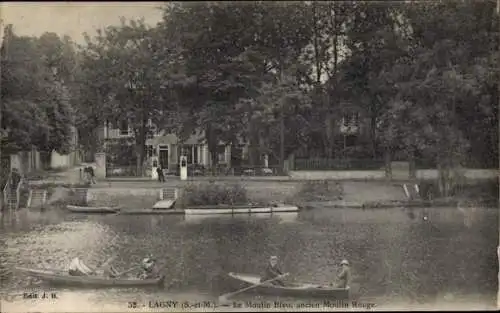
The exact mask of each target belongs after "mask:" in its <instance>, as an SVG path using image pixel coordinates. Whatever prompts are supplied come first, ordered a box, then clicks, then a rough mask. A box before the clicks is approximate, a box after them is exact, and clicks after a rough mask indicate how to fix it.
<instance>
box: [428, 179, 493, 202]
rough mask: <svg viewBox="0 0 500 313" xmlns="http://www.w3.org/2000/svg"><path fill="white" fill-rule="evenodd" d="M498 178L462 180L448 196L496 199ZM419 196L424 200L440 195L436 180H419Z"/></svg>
mask: <svg viewBox="0 0 500 313" xmlns="http://www.w3.org/2000/svg"><path fill="white" fill-rule="evenodd" d="M498 188H499V186H498V180H497V179H482V180H474V181H469V182H462V183H461V184H457V185H455V186H454V188H452V190H451V193H450V196H460V197H462V198H467V199H477V200H479V199H483V200H489V199H497V200H498V190H499V189H498ZM419 191H420V196H421V197H422V198H423V199H424V200H432V199H435V198H439V197H440V192H439V186H438V183H437V181H436V180H428V179H427V180H421V181H419Z"/></svg>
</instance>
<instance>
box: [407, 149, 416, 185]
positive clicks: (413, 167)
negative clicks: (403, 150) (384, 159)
mask: <svg viewBox="0 0 500 313" xmlns="http://www.w3.org/2000/svg"><path fill="white" fill-rule="evenodd" d="M408 159H409V160H408V161H409V163H410V164H409V167H410V170H409V176H410V179H416V178H417V169H416V165H415V151H414V150H413V149H411V150H410V153H409V155H408Z"/></svg>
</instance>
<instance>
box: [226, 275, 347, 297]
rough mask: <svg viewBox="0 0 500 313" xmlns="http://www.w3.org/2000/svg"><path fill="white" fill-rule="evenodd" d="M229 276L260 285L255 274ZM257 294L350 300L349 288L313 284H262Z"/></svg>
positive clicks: (239, 280)
mask: <svg viewBox="0 0 500 313" xmlns="http://www.w3.org/2000/svg"><path fill="white" fill-rule="evenodd" d="M229 276H230V277H231V278H233V279H235V280H236V281H238V282H240V283H244V284H246V285H247V286H249V285H256V284H259V283H260V276H258V275H253V274H242V273H232V272H231V273H229ZM254 290H255V292H257V293H261V294H267V295H273V296H284V297H287V296H289V297H304V298H325V299H326V298H328V299H329V300H346V299H348V298H349V289H348V288H333V287H331V286H328V285H321V284H312V283H301V282H295V283H286V286H279V285H273V284H272V283H266V284H262V285H260V286H258V287H255V288H254Z"/></svg>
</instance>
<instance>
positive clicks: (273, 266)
mask: <svg viewBox="0 0 500 313" xmlns="http://www.w3.org/2000/svg"><path fill="white" fill-rule="evenodd" d="M281 275H283V273H282V272H281V270H280V268H279V266H278V257H277V256H275V255H273V256H271V257H270V258H269V263H268V264H267V267H266V271H265V272H264V276H262V278H261V279H260V281H261V282H264V281H267V280H270V279H273V278H276V277H278V276H281ZM271 283H272V284H274V285H279V286H285V284H284V283H283V281H281V280H279V279H276V280H273V281H272V282H271Z"/></svg>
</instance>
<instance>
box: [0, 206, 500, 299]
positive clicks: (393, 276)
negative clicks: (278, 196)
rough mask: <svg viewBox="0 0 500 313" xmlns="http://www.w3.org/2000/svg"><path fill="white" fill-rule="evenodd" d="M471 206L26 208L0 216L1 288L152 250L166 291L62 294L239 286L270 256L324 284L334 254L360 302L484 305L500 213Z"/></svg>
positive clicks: (171, 294) (491, 293)
mask: <svg viewBox="0 0 500 313" xmlns="http://www.w3.org/2000/svg"><path fill="white" fill-rule="evenodd" d="M474 214H475V216H474V217H473V218H469V222H468V223H467V225H464V216H463V214H462V213H461V212H460V211H458V210H457V209H442V208H439V209H428V210H417V209H413V210H411V211H410V210H406V209H379V210H356V209H315V210H311V211H306V212H300V213H283V214H260V215H258V216H247V215H242V216H235V217H231V216H219V217H213V216H212V217H208V216H169V215H163V216H161V215H155V216H147V215H145V216H126V215H105V216H96V215H92V216H85V215H77V214H65V213H62V212H60V211H56V210H55V211H47V212H43V213H40V212H31V211H28V210H24V211H20V212H17V213H15V214H12V215H9V214H4V215H2V217H1V226H0V229H1V235H0V239H1V241H0V243H1V245H2V247H1V248H2V249H0V254H1V255H0V257H1V263H0V274H2V275H0V279H1V282H2V291H10V292H23V290H26V288H32V287H33V286H34V285H33V284H35V286H38V284H40V283H41V282H36V281H34V282H33V281H31V282H30V281H29V280H27V279H25V278H24V277H23V276H19V275H17V274H15V275H13V274H11V271H10V270H11V269H12V268H13V267H14V266H25V267H45V268H58V269H64V268H67V266H68V264H69V261H70V260H71V258H73V257H75V256H78V257H81V258H83V259H84V260H85V262H86V263H88V264H92V265H95V264H98V263H100V262H102V261H104V260H106V259H107V258H109V257H110V256H112V255H116V256H117V259H116V260H115V266H116V267H117V268H118V270H125V269H128V268H129V267H130V266H132V265H134V264H136V263H138V262H139V261H140V260H141V259H142V257H143V256H145V255H146V254H149V253H152V254H153V255H154V256H155V257H156V258H157V259H158V261H159V264H160V265H161V268H162V269H163V271H164V273H165V274H166V277H167V280H166V282H165V287H164V289H160V290H158V289H154V290H151V289H150V290H145V289H140V290H131V289H127V290H123V289H105V290H98V291H92V290H90V291H89V290H79V289H68V288H65V289H61V288H59V289H58V290H59V291H60V292H65V294H67V295H68V297H71V296H70V295H71V294H74V293H77V294H78V293H81V294H82V295H83V294H85V295H88V297H89V299H93V300H92V301H94V302H99V301H104V300H102V299H107V300H106V301H110V300H109V299H116V301H120V299H122V301H128V300H126V299H128V298H127V297H130V295H134V296H135V297H143V298H144V297H145V298H147V297H151V296H152V295H153V294H154V295H158V297H160V295H163V296H162V298H165V296H166V295H168V298H169V299H173V298H175V297H178V298H179V299H181V298H182V297H185V298H191V299H193V298H196V299H200V300H201V298H203V299H215V298H216V297H217V296H218V295H220V294H221V293H224V292H228V291H232V290H235V288H237V287H238V286H239V285H234V284H232V282H231V281H230V280H229V279H228V277H227V276H226V275H225V274H226V273H227V272H245V273H261V272H262V271H263V270H264V267H265V264H266V260H267V258H268V257H269V255H271V254H273V255H278V256H279V257H280V259H281V262H282V267H283V268H284V270H285V271H287V272H290V273H292V275H291V276H292V277H291V279H293V280H304V281H315V282H325V283H328V282H332V281H333V280H334V278H335V276H336V272H337V270H338V263H339V261H340V260H342V259H343V258H347V259H349V260H350V261H351V264H352V270H353V284H352V286H353V293H354V294H356V295H357V296H360V297H361V299H371V300H370V301H375V302H380V303H382V302H391V301H395V299H403V300H404V301H416V302H415V303H433V302H435V301H441V300H442V301H444V300H446V299H448V300H449V299H452V300H450V301H451V302H456V299H459V298H464V296H465V295H476V294H481V295H483V298H481V301H482V302H484V303H492V304H493V303H494V299H495V293H496V288H497V286H496V284H497V262H496V254H495V253H496V252H495V251H496V250H495V249H496V245H497V238H498V211H497V210H496V209H491V210H490V209H480V210H476V211H475V213H474ZM424 217H425V218H424ZM470 221H473V222H470ZM40 286H43V285H40ZM127 295H128V296H127ZM253 297H254V296H253V295H252V294H242V295H239V296H237V298H238V299H254V298H253ZM257 299H260V298H257Z"/></svg>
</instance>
